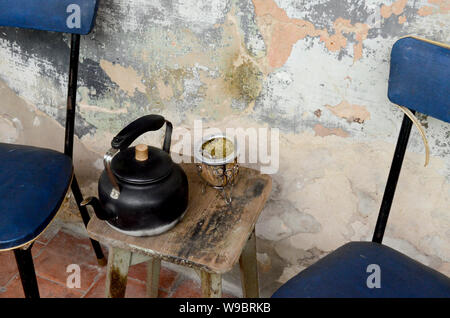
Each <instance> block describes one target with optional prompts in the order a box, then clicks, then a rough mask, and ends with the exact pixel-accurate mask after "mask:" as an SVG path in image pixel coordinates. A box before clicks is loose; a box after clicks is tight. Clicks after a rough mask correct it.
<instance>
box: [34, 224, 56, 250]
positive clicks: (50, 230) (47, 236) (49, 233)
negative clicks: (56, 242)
mask: <svg viewBox="0 0 450 318" xmlns="http://www.w3.org/2000/svg"><path fill="white" fill-rule="evenodd" d="M60 229H61V222H60V221H59V220H57V219H55V220H54V221H52V223H50V225H49V226H48V227H47V228H46V229H45V231H44V232H43V233H42V234H41V235H40V236H39V237H38V239H37V240H36V241H37V242H39V243H42V244H47V243H48V242H50V241H51V240H52V239H53V238H54V237H55V236H56V234H58V232H59V230H60Z"/></svg>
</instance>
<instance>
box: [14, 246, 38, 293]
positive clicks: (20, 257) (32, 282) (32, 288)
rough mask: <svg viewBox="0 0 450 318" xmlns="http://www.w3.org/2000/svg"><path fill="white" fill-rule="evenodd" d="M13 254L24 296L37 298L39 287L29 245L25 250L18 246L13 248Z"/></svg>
mask: <svg viewBox="0 0 450 318" xmlns="http://www.w3.org/2000/svg"><path fill="white" fill-rule="evenodd" d="M14 256H15V257H16V263H17V268H18V269H19V274H20V280H21V281H22V287H23V292H24V293H25V298H39V297H40V296H39V288H38V284H37V279H36V272H35V271H34V265H33V257H32V256H31V246H30V247H28V248H27V249H25V250H23V249H20V248H19V249H16V250H14Z"/></svg>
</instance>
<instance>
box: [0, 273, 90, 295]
mask: <svg viewBox="0 0 450 318" xmlns="http://www.w3.org/2000/svg"><path fill="white" fill-rule="evenodd" d="M38 286H39V294H40V296H41V297H42V298H79V297H81V296H82V294H81V293H80V292H79V291H77V290H75V289H70V288H66V287H64V286H61V285H59V284H57V283H54V282H51V281H49V280H47V279H44V278H42V277H38ZM23 297H24V293H23V289H22V283H21V282H20V278H19V276H17V277H15V278H14V279H13V281H11V282H10V283H9V284H8V286H7V287H6V291H5V292H3V293H0V298H23Z"/></svg>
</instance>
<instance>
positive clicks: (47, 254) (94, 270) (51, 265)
mask: <svg viewBox="0 0 450 318" xmlns="http://www.w3.org/2000/svg"><path fill="white" fill-rule="evenodd" d="M106 250H107V249H106V248H104V251H105V252H106ZM32 253H33V257H34V264H35V268H36V274H37V277H38V284H39V291H40V294H41V297H70V298H80V297H89V298H99V297H104V293H105V275H106V267H101V266H99V265H98V264H97V260H96V259H95V256H94V253H93V251H92V248H91V245H90V242H89V239H88V238H87V237H85V236H82V235H79V234H77V233H75V232H73V231H70V230H67V229H65V228H62V229H61V228H60V227H54V228H50V229H49V230H48V231H46V232H45V233H44V235H42V236H41V237H39V239H38V240H37V241H36V242H35V244H34V246H33V249H32ZM70 264H78V265H79V266H80V270H81V286H80V288H68V287H66V280H67V279H68V277H69V275H70V274H71V272H69V273H68V272H66V270H67V266H68V265H70ZM145 280H146V268H145V263H142V264H138V265H134V266H132V267H131V268H130V271H129V274H128V283H127V289H126V295H125V297H133V298H141V297H146V295H145V294H146V291H145ZM200 295H201V292H200V286H199V283H198V282H197V281H193V280H191V279H189V278H187V277H186V276H185V275H183V274H180V273H177V272H175V271H173V270H170V269H168V268H165V267H164V266H163V267H162V268H161V274H160V285H159V297H186V298H191V297H200ZM224 296H225V297H233V295H224ZM6 297H24V294H23V291H22V285H21V282H20V277H19V274H18V272H17V266H16V263H15V259H14V253H13V252H11V251H7V252H0V298H6Z"/></svg>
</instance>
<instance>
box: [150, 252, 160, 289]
mask: <svg viewBox="0 0 450 318" xmlns="http://www.w3.org/2000/svg"><path fill="white" fill-rule="evenodd" d="M160 271H161V260H160V259H159V258H152V259H151V260H150V261H148V262H147V296H148V297H151V298H156V297H158V289H159V273H160Z"/></svg>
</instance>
